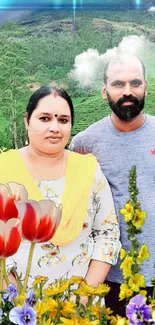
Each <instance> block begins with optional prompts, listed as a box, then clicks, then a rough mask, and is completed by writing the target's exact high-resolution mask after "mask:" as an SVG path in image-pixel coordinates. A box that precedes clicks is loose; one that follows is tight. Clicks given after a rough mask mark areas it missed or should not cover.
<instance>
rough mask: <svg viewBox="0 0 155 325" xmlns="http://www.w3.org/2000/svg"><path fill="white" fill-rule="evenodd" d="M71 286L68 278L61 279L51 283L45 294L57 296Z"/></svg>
mask: <svg viewBox="0 0 155 325" xmlns="http://www.w3.org/2000/svg"><path fill="white" fill-rule="evenodd" d="M68 287H69V281H68V280H60V281H58V282H57V283H56V284H51V285H50V286H49V287H48V288H47V289H44V291H43V293H44V295H45V296H48V297H49V296H55V295H58V294H62V293H63V292H64V291H66V290H67V288H68Z"/></svg>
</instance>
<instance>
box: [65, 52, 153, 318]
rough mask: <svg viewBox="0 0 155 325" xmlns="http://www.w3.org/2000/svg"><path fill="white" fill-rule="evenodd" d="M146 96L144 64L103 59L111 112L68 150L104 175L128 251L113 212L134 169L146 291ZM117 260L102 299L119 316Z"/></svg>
mask: <svg viewBox="0 0 155 325" xmlns="http://www.w3.org/2000/svg"><path fill="white" fill-rule="evenodd" d="M146 94H147V82H146V81H145V68H144V65H143V63H142V62H141V61H140V60H139V59H138V58H137V57H136V56H134V55H131V54H120V55H117V56H115V57H114V58H113V59H111V60H110V61H109V63H108V64H107V66H106V68H105V72H104V84H103V88H102V96H103V99H108V103H109V105H110V108H111V110H112V113H111V116H107V117H105V118H103V119H102V120H100V121H98V122H96V123H94V124H92V125H91V126H89V127H88V128H87V129H86V130H85V131H83V132H80V133H79V134H77V135H76V136H75V137H74V138H73V140H72V143H71V149H72V150H74V151H78V152H80V153H83V154H86V153H90V152H91V153H93V154H94V155H95V156H96V157H97V160H98V162H99V163H100V165H101V168H102V171H103V173H104V174H105V176H106V177H107V179H108V181H109V184H110V186H111V190H112V193H113V197H114V202H115V206H116V210H117V214H118V218H119V224H120V232H121V242H122V247H123V248H124V249H128V247H129V241H128V239H127V233H126V230H125V229H126V224H125V222H124V219H123V216H121V215H120V213H119V211H120V209H121V208H122V207H123V205H124V204H125V203H126V200H127V199H128V198H129V193H128V182H129V177H128V176H129V171H130V169H131V167H132V166H133V165H136V168H137V187H138V189H139V192H140V194H139V195H138V199H139V200H140V202H141V207H142V209H143V210H145V211H146V212H147V218H146V219H145V224H144V226H143V233H142V234H140V235H138V240H139V242H140V243H141V244H142V243H145V244H147V245H148V246H149V251H150V255H151V257H150V259H149V260H146V261H145V262H144V265H143V267H142V270H141V273H143V274H144V275H145V279H146V286H147V287H148V288H147V289H148V291H149V293H150V292H152V288H151V281H150V279H151V278H152V277H154V275H155V270H154V267H153V265H154V262H155V117H154V116H151V115H147V114H144V112H143V107H144V101H145V96H146ZM119 267H120V261H119V262H118V264H117V265H116V266H114V267H112V268H111V271H110V273H109V275H108V278H107V279H108V284H109V285H110V287H111V290H110V293H109V295H108V296H107V298H106V305H107V307H111V308H112V309H113V310H114V311H115V313H118V314H120V315H124V302H118V300H119V299H118V294H119V289H120V284H121V283H122V282H123V279H122V274H121V270H120V268H119Z"/></svg>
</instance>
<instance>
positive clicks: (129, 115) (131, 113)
mask: <svg viewBox="0 0 155 325" xmlns="http://www.w3.org/2000/svg"><path fill="white" fill-rule="evenodd" d="M107 98H108V102H109V106H110V108H111V109H112V111H113V112H114V113H115V115H116V116H117V117H118V118H119V119H120V120H121V121H130V120H132V119H133V118H135V117H136V116H138V115H139V113H140V112H141V111H142V110H143V108H144V103H145V96H144V97H143V98H142V99H140V100H138V99H137V98H136V97H134V96H132V95H130V96H123V97H121V98H120V99H119V100H118V101H117V102H116V103H115V102H114V101H113V100H112V99H111V97H110V95H109V94H107ZM125 102H132V103H133V104H130V105H123V103H125Z"/></svg>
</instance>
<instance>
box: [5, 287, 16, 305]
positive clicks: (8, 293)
mask: <svg viewBox="0 0 155 325" xmlns="http://www.w3.org/2000/svg"><path fill="white" fill-rule="evenodd" d="M17 297H18V292H17V288H16V287H15V285H14V284H12V283H11V284H9V286H8V287H7V288H6V290H5V291H4V293H3V300H4V301H10V302H12V301H13V299H14V298H17Z"/></svg>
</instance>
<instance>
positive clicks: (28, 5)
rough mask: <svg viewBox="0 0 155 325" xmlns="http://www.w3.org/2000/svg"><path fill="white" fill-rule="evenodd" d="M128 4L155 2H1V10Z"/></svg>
mask: <svg viewBox="0 0 155 325" xmlns="http://www.w3.org/2000/svg"><path fill="white" fill-rule="evenodd" d="M119 2H121V3H124V5H126V4H128V3H132V4H135V7H136V6H137V5H138V6H140V5H144V4H145V5H153V4H154V3H155V0H152V1H149V0H0V9H1V10H3V9H28V10H29V9H32V8H43V7H46V6H47V7H50V6H51V7H61V6H66V7H67V6H71V7H72V6H73V5H76V6H77V7H85V6H102V5H103V6H104V5H113V3H115V4H116V3H118V4H119Z"/></svg>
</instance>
